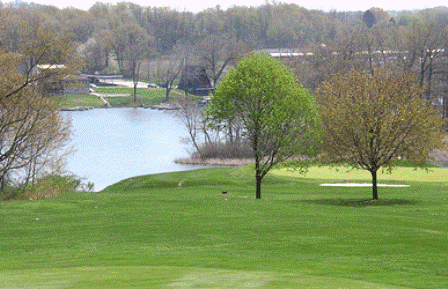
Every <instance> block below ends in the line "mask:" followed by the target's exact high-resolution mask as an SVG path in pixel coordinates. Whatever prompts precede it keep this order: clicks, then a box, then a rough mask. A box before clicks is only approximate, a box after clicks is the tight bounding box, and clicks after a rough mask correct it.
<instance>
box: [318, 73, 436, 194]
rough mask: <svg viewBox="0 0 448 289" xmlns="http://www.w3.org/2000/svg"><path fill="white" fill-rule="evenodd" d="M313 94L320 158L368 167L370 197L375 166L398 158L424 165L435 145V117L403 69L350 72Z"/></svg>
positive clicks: (388, 163)
mask: <svg viewBox="0 0 448 289" xmlns="http://www.w3.org/2000/svg"><path fill="white" fill-rule="evenodd" d="M319 92H320V103H321V113H322V122H323V126H324V129H325V131H324V137H323V159H324V160H326V161H328V162H337V163H349V164H351V165H352V166H353V167H355V168H360V169H364V170H368V171H369V172H370V173H371V175H372V187H373V191H372V193H373V200H377V199H378V191H377V171H378V170H379V169H380V168H387V169H389V170H391V169H392V166H393V164H394V160H397V159H400V158H403V159H406V160H409V161H411V162H413V163H415V164H417V165H421V166H424V165H425V164H426V163H427V161H428V159H429V152H430V151H432V150H433V149H434V148H436V147H438V146H439V145H440V143H441V138H442V133H441V125H442V122H441V119H440V115H439V114H438V113H437V112H436V111H435V110H434V109H433V108H432V105H431V103H430V102H427V101H425V100H423V98H422V95H423V92H424V88H422V87H421V86H420V85H418V83H416V82H415V80H414V78H413V77H412V76H410V75H409V74H407V73H406V72H392V71H391V70H387V69H378V70H376V71H375V73H374V75H372V74H368V73H361V72H358V71H355V70H352V71H350V73H348V74H345V75H339V76H336V77H334V78H333V79H332V80H331V81H328V82H325V83H324V84H323V85H322V86H321V87H320V89H319Z"/></svg>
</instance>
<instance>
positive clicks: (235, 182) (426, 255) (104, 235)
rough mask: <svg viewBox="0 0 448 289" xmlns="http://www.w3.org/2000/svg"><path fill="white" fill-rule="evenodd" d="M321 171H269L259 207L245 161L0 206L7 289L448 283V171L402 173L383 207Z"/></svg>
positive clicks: (1, 270) (385, 192)
mask: <svg viewBox="0 0 448 289" xmlns="http://www.w3.org/2000/svg"><path fill="white" fill-rule="evenodd" d="M326 169H327V168H325V167H321V168H317V167H312V168H310V170H309V174H307V175H305V176H304V177H303V176H301V175H300V174H298V173H292V172H289V171H287V170H285V169H282V170H274V171H273V172H272V173H270V174H269V175H268V176H267V177H266V179H265V181H264V184H263V192H262V197H263V199H261V200H255V199H254V194H255V193H254V184H253V169H252V168H251V167H250V166H245V167H240V168H215V169H207V170H198V171H189V172H176V173H170V174H159V175H151V176H141V177H136V178H131V179H128V180H124V181H122V182H120V183H117V184H115V185H113V186H111V187H109V188H107V189H105V190H104V191H102V192H99V193H76V194H70V195H65V196H62V197H59V198H54V199H47V200H35V201H31V200H30V201H20V202H19V201H17V202H3V203H0V251H1V254H0V288H120V287H123V288H447V287H448V244H447V241H448V187H447V185H448V182H446V181H445V180H444V175H446V173H448V170H447V169H434V171H437V177H438V178H440V179H439V180H437V181H436V180H434V179H432V177H431V176H430V175H428V174H427V173H426V172H425V171H421V170H417V171H415V172H416V174H419V175H418V176H419V177H415V176H412V177H404V176H405V175H406V174H408V173H409V172H414V170H413V169H412V168H405V167H399V168H397V169H396V170H395V171H394V172H393V173H392V175H390V176H391V177H393V176H396V178H395V179H390V180H384V181H383V179H382V178H381V177H380V182H386V183H401V184H403V183H404V184H408V185H410V187H408V188H391V187H384V188H383V187H381V188H379V196H380V200H379V201H378V202H371V201H366V200H368V199H369V198H371V188H368V187H367V188H364V187H361V188H359V187H357V188H350V187H337V188H335V187H321V186H320V184H321V183H322V182H341V181H343V180H350V181H352V180H356V181H359V180H361V181H362V180H363V179H364V180H366V181H367V180H368V178H360V177H359V176H358V175H355V176H354V177H350V175H351V174H353V173H354V174H357V173H359V172H357V171H352V172H350V173H346V172H345V170H339V171H338V172H337V174H336V176H337V178H336V179H332V178H329V177H328V175H327V171H326ZM320 170H321V173H319V171H320ZM313 174H315V175H313ZM339 174H344V177H343V178H342V177H341V176H340V175H339ZM222 191H227V192H228V194H225V195H223V194H222Z"/></svg>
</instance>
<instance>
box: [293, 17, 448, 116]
mask: <svg viewBox="0 0 448 289" xmlns="http://www.w3.org/2000/svg"><path fill="white" fill-rule="evenodd" d="M447 25H448V21H445V22H441V21H439V20H438V18H437V17H436V15H429V16H427V17H426V18H425V19H417V20H415V19H414V20H410V21H409V22H408V26H397V25H394V24H393V23H390V22H388V21H383V22H379V23H376V24H375V25H373V26H372V27H371V28H369V27H367V26H366V25H357V26H352V27H350V28H347V29H346V30H345V33H344V36H343V37H340V38H338V39H337V40H336V41H334V42H331V43H328V44H327V45H316V46H314V47H310V49H309V52H311V53H312V54H311V55H308V56H304V57H298V58H294V59H289V60H286V59H285V60H284V61H285V62H284V63H285V64H287V65H288V66H289V67H291V68H292V69H293V70H294V72H295V73H296V74H297V75H298V76H299V78H300V80H301V81H302V83H303V84H304V85H305V86H306V87H307V88H310V89H311V90H315V89H316V88H317V87H319V86H320V85H321V84H322V82H324V81H326V80H329V79H330V78H331V77H333V76H334V75H338V74H339V73H341V72H345V71H347V70H350V69H351V68H355V69H356V70H364V69H365V70H368V71H370V72H371V73H373V71H374V70H375V69H377V68H379V67H390V68H395V69H399V70H401V69H404V70H406V71H407V72H408V73H409V74H412V75H414V77H415V78H416V79H417V80H418V83H419V85H420V86H421V87H425V93H424V95H425V96H424V97H425V98H426V99H427V100H430V101H431V102H432V103H433V104H434V105H437V106H438V107H439V108H440V110H441V112H442V115H443V116H444V117H446V116H447V100H448V79H447V77H446V76H447V75H448V27H447Z"/></svg>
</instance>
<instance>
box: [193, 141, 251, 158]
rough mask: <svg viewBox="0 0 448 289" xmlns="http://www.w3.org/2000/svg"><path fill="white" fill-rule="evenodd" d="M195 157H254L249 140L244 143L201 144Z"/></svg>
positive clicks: (194, 154)
mask: <svg viewBox="0 0 448 289" xmlns="http://www.w3.org/2000/svg"><path fill="white" fill-rule="evenodd" d="M192 157H193V158H202V159H211V158H217V159H245V158H252V157H253V152H252V148H251V147H250V145H249V143H248V142H242V143H206V144H202V145H200V146H199V152H194V153H193V154H192Z"/></svg>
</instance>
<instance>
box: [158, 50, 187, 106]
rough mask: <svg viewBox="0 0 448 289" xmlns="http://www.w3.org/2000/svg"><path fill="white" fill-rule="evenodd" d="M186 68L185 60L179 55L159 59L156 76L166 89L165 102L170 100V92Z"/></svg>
mask: <svg viewBox="0 0 448 289" xmlns="http://www.w3.org/2000/svg"><path fill="white" fill-rule="evenodd" d="M184 66H185V58H184V57H182V56H178V55H176V54H175V55H172V56H167V57H164V58H159V59H158V60H157V62H156V69H155V76H156V77H157V79H159V80H160V81H161V82H162V86H163V87H164V88H165V102H168V101H169V100H170V92H171V90H172V89H173V88H174V83H175V81H176V80H177V79H178V78H179V76H180V74H181V72H182V70H183V68H184Z"/></svg>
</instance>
